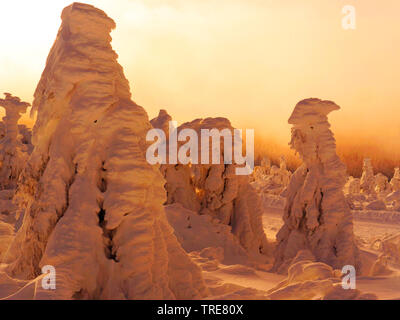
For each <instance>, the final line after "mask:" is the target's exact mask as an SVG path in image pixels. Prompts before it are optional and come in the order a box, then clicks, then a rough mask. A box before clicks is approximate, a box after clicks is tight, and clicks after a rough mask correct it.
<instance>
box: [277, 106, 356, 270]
mask: <svg viewBox="0 0 400 320" xmlns="http://www.w3.org/2000/svg"><path fill="white" fill-rule="evenodd" d="M338 109H339V107H338V106H337V105H336V104H335V103H333V102H331V101H322V100H319V99H306V100H303V101H300V102H299V103H298V104H297V105H296V107H295V109H294V111H293V113H292V115H291V116H290V118H289V123H290V124H292V125H293V128H292V140H291V146H292V148H294V149H295V150H296V151H297V152H298V153H299V155H300V157H301V158H302V160H303V164H302V165H301V166H300V167H299V168H298V169H297V170H296V171H295V173H294V174H293V176H292V177H291V180H290V183H289V186H288V188H287V190H286V206H285V210H284V215H283V220H284V226H283V227H282V229H281V230H280V231H279V233H278V234H277V249H276V254H275V259H276V260H275V263H274V270H275V271H277V272H282V273H283V272H286V271H287V269H288V267H289V264H290V262H291V261H292V259H293V258H294V257H295V256H296V254H297V253H298V252H299V251H300V250H303V249H307V250H309V251H310V252H311V253H312V254H313V256H315V258H316V260H317V261H320V262H324V263H326V264H328V265H330V266H332V267H334V268H340V269H341V268H342V267H343V266H344V265H353V266H359V260H358V257H357V255H358V253H357V248H356V245H355V242H354V236H353V223H352V214H351V212H350V209H349V207H348V206H347V203H346V201H345V198H344V194H343V191H342V189H343V187H344V184H345V179H346V167H345V166H344V164H343V163H342V162H341V161H340V159H339V157H338V156H337V154H336V145H335V139H334V137H333V134H332V132H331V131H330V129H329V128H330V125H329V123H328V118H327V115H328V114H329V113H330V112H331V111H333V110H338Z"/></svg>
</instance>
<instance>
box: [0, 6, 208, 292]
mask: <svg viewBox="0 0 400 320" xmlns="http://www.w3.org/2000/svg"><path fill="white" fill-rule="evenodd" d="M114 27H115V23H114V21H113V20H112V19H110V18H109V17H108V16H107V15H106V14H105V13H104V12H103V11H101V10H99V9H97V8H95V7H93V6H91V5H87V4H80V3H74V4H72V5H70V6H68V7H66V8H65V9H64V10H63V12H62V24H61V27H60V29H59V32H58V35H57V38H56V41H55V43H54V45H53V47H52V49H51V51H50V53H49V56H48V58H47V63H46V67H45V69H44V71H43V74H42V77H41V79H40V82H39V84H38V86H37V89H36V91H35V95H34V97H35V98H34V102H33V111H34V112H37V121H36V123H35V126H34V130H33V144H34V150H33V153H32V154H31V157H30V159H29V162H28V163H27V166H26V167H25V170H24V172H23V173H22V175H21V179H20V182H19V185H18V191H17V199H18V201H19V206H20V207H22V208H26V213H25V216H24V220H23V225H22V226H21V228H20V229H19V231H18V234H17V236H16V239H15V241H14V242H13V244H12V246H11V248H10V250H9V254H8V256H7V257H6V263H9V266H8V269H7V270H8V272H9V274H10V275H12V276H14V277H19V278H25V279H32V278H35V277H36V276H38V275H39V274H40V273H41V267H42V266H44V265H52V266H54V267H55V269H56V276H57V288H56V290H41V289H40V288H39V286H38V288H37V291H36V297H37V298H62V299H71V298H77V299H84V298H89V299H111V298H112V299H174V298H178V299H192V298H202V297H204V296H205V295H206V294H207V289H206V287H205V286H204V283H203V280H202V276H201V271H200V269H199V267H197V265H195V264H194V263H193V262H192V261H191V259H190V258H189V257H188V255H187V254H186V253H185V251H184V250H183V249H182V247H181V246H180V244H179V243H178V241H177V239H176V237H175V235H174V232H173V229H172V228H171V226H170V225H169V223H168V222H167V219H166V215H165V211H164V208H163V205H162V204H163V202H165V200H166V197H165V190H164V188H163V185H164V183H165V181H164V179H163V178H162V176H161V174H160V171H159V168H158V167H157V166H151V165H150V164H149V163H148V162H147V161H146V159H145V153H146V149H147V146H148V143H147V142H146V139H145V137H146V133H147V131H148V130H150V129H151V128H152V127H151V125H150V122H149V120H148V117H147V114H146V112H145V110H144V109H143V108H142V107H140V106H138V105H137V104H135V103H134V102H133V101H132V100H131V94H130V89H129V83H128V81H127V79H126V78H125V76H124V74H123V70H122V67H121V66H120V65H119V64H118V62H117V54H116V53H115V52H114V51H113V49H112V47H111V44H110V41H111V37H110V31H111V29H113V28H114Z"/></svg>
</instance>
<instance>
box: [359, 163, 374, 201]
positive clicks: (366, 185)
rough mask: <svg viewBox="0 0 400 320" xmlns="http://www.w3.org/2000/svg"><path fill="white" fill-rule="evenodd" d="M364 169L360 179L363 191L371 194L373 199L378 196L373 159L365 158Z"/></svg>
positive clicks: (368, 194)
mask: <svg viewBox="0 0 400 320" xmlns="http://www.w3.org/2000/svg"><path fill="white" fill-rule="evenodd" d="M362 169H363V171H362V175H361V180H360V187H361V192H362V193H364V194H365V195H367V196H369V197H370V198H371V199H372V198H376V192H375V176H374V169H373V167H372V163H371V159H369V158H365V159H364V163H363V168H362Z"/></svg>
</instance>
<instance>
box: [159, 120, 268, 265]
mask: <svg viewBox="0 0 400 320" xmlns="http://www.w3.org/2000/svg"><path fill="white" fill-rule="evenodd" d="M160 114H161V113H160ZM162 117H163V119H164V121H162V119H160V118H159V117H157V118H155V119H153V120H152V123H153V125H157V127H158V128H159V129H164V130H165V128H166V127H167V126H166V124H165V121H170V117H167V116H166V115H165V114H162ZM184 129H193V130H195V131H196V132H197V134H198V137H200V136H201V133H200V132H201V129H209V130H211V129H218V130H220V131H221V130H223V129H228V130H230V131H231V132H232V131H233V127H232V125H231V123H230V122H229V120H228V119H225V118H206V119H196V120H194V121H192V122H187V123H184V124H182V125H181V126H179V127H178V132H181V131H182V130H184ZM183 143H185V142H179V146H181V145H182V144H183ZM220 143H221V148H220V150H221V153H220V162H219V163H220V164H194V163H189V164H182V163H178V164H165V165H162V166H161V171H162V172H163V174H164V177H165V179H166V181H167V183H166V184H165V188H166V190H167V195H168V199H167V202H166V204H172V203H180V204H182V206H184V207H185V208H187V209H190V210H193V211H195V212H198V213H199V214H207V215H210V216H212V217H214V218H216V219H218V220H219V221H220V222H221V223H223V224H225V225H229V226H231V227H232V233H233V234H234V235H235V236H236V237H237V239H238V240H239V242H240V244H241V245H242V246H243V247H244V248H245V249H246V250H247V252H248V253H250V254H251V255H253V256H254V257H259V256H260V253H262V254H263V255H264V256H265V255H266V254H267V251H268V250H267V239H266V236H265V233H264V230H263V225H262V219H261V216H262V208H261V202H260V201H261V199H260V198H259V197H258V195H257V193H256V192H255V190H254V189H253V188H252V186H251V185H250V183H249V177H248V176H243V175H236V174H235V168H236V165H235V164H224V160H223V159H224V147H223V143H224V139H223V138H221V140H220ZM211 147H212V144H211V143H210V155H211V152H212V151H211ZM200 148H201V143H199V152H198V154H199V155H200V154H201V151H200ZM199 158H200V156H199Z"/></svg>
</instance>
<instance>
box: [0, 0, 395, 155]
mask: <svg viewBox="0 0 400 320" xmlns="http://www.w3.org/2000/svg"><path fill="white" fill-rule="evenodd" d="M83 2H86V3H90V4H93V5H95V6H97V7H98V8H100V9H102V10H104V11H105V12H106V13H107V14H108V15H109V16H110V17H111V18H113V19H114V20H115V22H116V24H117V28H116V30H114V31H113V32H112V37H113V43H112V44H113V47H114V49H115V50H116V52H117V53H118V54H119V62H120V63H121V65H122V66H123V67H124V70H125V75H126V76H127V78H128V79H129V81H130V85H131V91H132V96H133V99H134V100H135V101H136V102H137V103H138V104H140V105H142V106H143V107H144V108H145V109H146V110H147V112H148V114H149V117H150V118H152V117H154V116H155V115H157V113H158V110H159V109H160V108H165V109H167V110H168V112H169V113H170V114H171V115H172V116H173V117H174V118H175V119H176V120H177V121H178V122H183V121H188V120H192V119H194V118H198V117H207V116H224V117H227V118H229V119H230V120H231V121H232V123H233V125H234V126H236V127H239V128H254V129H255V130H256V131H255V134H256V137H257V136H258V137H267V138H268V139H272V140H273V141H276V142H277V143H282V144H285V145H286V144H287V142H288V140H289V139H290V126H289V125H288V124H287V119H288V117H289V116H290V113H291V111H292V109H293V107H294V105H295V104H296V103H297V102H298V101H299V100H301V99H303V98H308V97H318V98H322V99H329V100H333V101H335V102H336V103H337V104H339V105H340V106H341V108H342V110H340V111H338V112H334V113H332V115H331V116H330V120H331V123H332V127H333V130H334V132H335V134H336V136H337V137H338V141H339V144H340V143H342V144H344V143H350V144H351V143H356V144H359V143H367V142H368V143H369V142H373V141H375V142H377V143H378V145H379V146H381V147H382V148H386V149H389V150H390V149H392V148H395V147H397V146H398V145H399V144H400V143H399V141H400V139H399V138H400V125H399V124H400V117H399V115H400V108H399V107H400V105H399V104H400V90H399V89H400V58H399V57H400V1H399V0H379V1H378V0H357V1H356V0H262V1H261V0H252V1H246V0H229V1H228V0H163V1H161V0H146V1H145V0H98V1H83ZM70 3H71V1H64V0H47V1H46V0H38V1H30V0H24V1H21V0H15V1H7V0H2V1H1V2H0V11H1V13H2V17H1V19H0V30H1V31H0V32H1V41H2V46H1V50H0V92H10V93H12V94H14V95H17V96H20V97H21V98H22V99H23V100H25V101H28V102H32V96H33V92H34V89H35V87H36V84H37V82H38V80H39V78H40V74H41V72H42V70H43V68H44V65H45V61H46V57H47V54H48V52H49V50H50V47H51V45H52V43H53V41H54V39H55V37H56V34H57V30H58V27H59V25H60V14H61V10H62V8H63V7H65V6H67V5H69V4H70ZM344 5H354V6H355V8H356V19H357V20H356V23H357V26H356V30H344V29H343V28H342V25H341V20H342V17H343V14H342V8H343V6H344Z"/></svg>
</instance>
